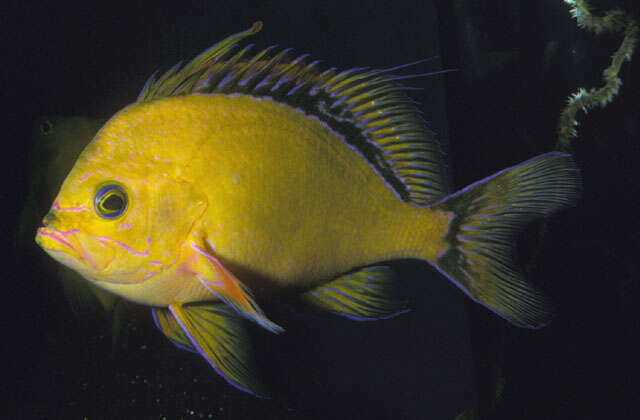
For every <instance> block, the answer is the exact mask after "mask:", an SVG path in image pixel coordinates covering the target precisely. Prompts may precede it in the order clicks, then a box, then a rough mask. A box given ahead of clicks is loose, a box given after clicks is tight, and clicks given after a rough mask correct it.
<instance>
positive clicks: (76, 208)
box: [51, 201, 91, 211]
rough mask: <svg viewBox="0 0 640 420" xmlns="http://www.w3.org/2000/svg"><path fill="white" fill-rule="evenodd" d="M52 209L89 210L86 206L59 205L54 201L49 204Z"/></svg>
mask: <svg viewBox="0 0 640 420" xmlns="http://www.w3.org/2000/svg"><path fill="white" fill-rule="evenodd" d="M51 207H52V208H53V209H54V210H57V211H91V210H90V209H89V207H87V206H78V207H60V204H59V203H58V202H57V201H56V202H54V203H53V205H52V206H51Z"/></svg>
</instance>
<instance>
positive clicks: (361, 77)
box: [138, 22, 447, 205]
mask: <svg viewBox="0 0 640 420" xmlns="http://www.w3.org/2000/svg"><path fill="white" fill-rule="evenodd" d="M261 28H262V22H257V23H255V24H254V25H253V26H252V27H251V28H249V29H248V30H246V31H244V32H240V33H238V34H235V35H232V36H230V37H228V38H226V39H224V40H223V41H221V42H219V43H217V44H215V45H214V46H213V47H211V48H209V49H208V50H206V51H205V52H203V53H202V54H200V55H199V56H198V57H196V58H195V59H193V60H192V61H191V62H189V63H187V64H186V65H184V66H183V67H182V68H180V65H176V66H174V67H173V68H171V69H170V70H169V71H168V72H167V73H165V74H164V75H163V76H161V77H160V78H159V79H157V80H156V79H155V75H154V76H151V78H150V79H149V80H148V81H147V83H146V85H145V86H144V88H143V89H142V92H140V95H139V96H138V102H148V101H153V100H156V99H161V98H166V97H170V96H178V95H188V94H194V93H201V94H208V93H227V94H230V93H240V94H248V95H252V96H255V97H269V98H271V99H272V100H275V101H278V102H281V103H286V104H288V105H290V106H293V107H296V108H299V109H301V110H302V111H304V112H305V113H306V114H308V115H314V116H316V117H317V118H318V119H320V121H322V122H324V123H325V124H327V125H328V126H329V127H330V128H331V129H332V130H334V131H335V132H337V133H339V134H341V135H342V136H343V137H344V139H345V141H346V142H347V143H348V144H350V145H351V146H352V147H354V148H355V149H357V150H358V151H359V152H360V153H361V154H362V155H364V157H365V158H366V159H367V160H368V161H369V163H370V164H371V166H373V167H374V168H375V170H376V171H377V172H378V173H379V174H380V175H381V176H382V177H383V178H384V179H385V181H386V182H387V183H388V184H389V185H390V186H391V187H392V188H393V189H394V190H395V192H396V193H397V194H398V195H399V196H400V198H402V199H403V200H405V201H410V202H413V203H416V204H420V205H423V204H429V203H432V202H434V201H436V200H438V199H440V198H442V197H443V196H444V195H445V194H446V193H447V191H446V182H445V170H444V165H443V157H442V154H441V151H440V149H439V147H438V143H437V141H436V139H435V138H434V136H433V134H432V133H431V132H430V131H429V130H428V128H427V127H426V125H425V123H424V121H423V120H422V118H421V117H420V112H419V111H418V110H417V109H416V108H415V106H414V104H413V103H412V101H411V99H409V98H408V97H407V96H406V94H405V90H406V88H405V87H404V86H402V85H400V84H399V83H398V82H396V81H395V80H394V79H395V78H394V76H392V75H389V74H388V70H369V69H367V68H353V69H349V70H345V71H342V72H338V71H337V70H336V69H334V68H331V69H328V70H326V71H324V72H322V73H321V72H320V71H319V70H318V69H317V68H316V65H317V63H318V62H317V61H311V62H307V60H308V57H307V55H302V56H299V57H297V58H294V59H290V58H289V57H287V53H288V52H289V50H286V49H285V50H282V51H280V52H278V53H273V49H274V47H269V48H266V49H264V50H262V51H260V52H259V53H257V54H255V55H253V56H252V57H251V56H249V55H248V52H249V50H250V48H251V45H249V46H247V47H245V48H243V49H241V50H239V51H237V50H236V52H235V53H232V51H233V50H234V49H235V47H236V45H237V43H238V42H239V41H241V40H243V39H244V38H246V37H248V36H251V35H254V34H255V33H257V32H259V31H260V29H261Z"/></svg>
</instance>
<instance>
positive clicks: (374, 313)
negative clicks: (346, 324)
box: [302, 266, 408, 321]
mask: <svg viewBox="0 0 640 420" xmlns="http://www.w3.org/2000/svg"><path fill="white" fill-rule="evenodd" d="M397 295H398V294H397V292H396V290H395V281H394V274H393V271H392V270H391V269H390V268H389V267H384V266H371V267H365V268H362V269H360V270H358V271H355V272H352V273H349V274H345V275H343V276H341V277H338V278H337V279H335V280H333V281H331V282H329V283H326V284H323V285H322V286H319V287H317V288H315V289H312V290H310V291H308V292H306V293H304V294H303V295H302V297H303V299H304V300H306V301H307V302H309V303H311V304H313V305H315V306H317V307H319V308H322V309H324V310H327V311H329V312H333V313H336V314H338V315H342V316H345V317H347V318H350V319H354V320H356V321H370V320H376V319H385V318H391V317H393V316H395V315H399V314H401V313H404V312H407V311H408V309H407V302H406V300H403V299H399V298H398V297H397Z"/></svg>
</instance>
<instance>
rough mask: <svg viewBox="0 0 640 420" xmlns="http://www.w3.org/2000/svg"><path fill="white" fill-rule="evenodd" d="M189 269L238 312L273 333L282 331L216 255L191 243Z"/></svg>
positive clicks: (205, 285) (204, 284)
mask: <svg viewBox="0 0 640 420" xmlns="http://www.w3.org/2000/svg"><path fill="white" fill-rule="evenodd" d="M191 249H192V255H191V258H190V259H189V261H190V265H191V270H192V271H193V272H194V273H195V275H196V277H197V278H198V280H200V282H201V283H202V285H203V286H204V287H206V288H207V289H208V290H209V291H211V293H213V294H215V295H216V296H218V297H219V298H220V299H222V300H224V301H225V302H226V303H228V304H229V305H231V306H232V307H233V308H234V309H236V310H237V311H238V312H239V313H240V314H242V315H243V316H245V317H247V318H249V319H250V320H252V321H254V322H256V323H258V324H259V325H261V326H262V327H264V328H266V329H267V330H269V331H271V332H275V333H280V332H282V331H284V329H283V328H282V327H280V326H279V325H277V324H275V323H274V322H272V321H271V320H270V319H269V318H267V317H266V315H265V314H264V313H263V312H262V309H260V307H259V306H258V304H257V303H256V302H255V301H254V300H253V297H252V296H251V292H250V291H249V289H247V288H246V287H245V286H244V285H243V284H242V282H240V280H238V279H237V278H236V277H235V276H234V275H233V273H231V272H230V271H229V270H227V269H226V268H225V267H224V266H223V265H222V264H221V263H220V261H218V259H217V258H216V257H214V256H213V255H212V254H211V253H209V252H207V251H205V250H204V249H203V248H201V247H199V246H197V245H196V244H192V245H191Z"/></svg>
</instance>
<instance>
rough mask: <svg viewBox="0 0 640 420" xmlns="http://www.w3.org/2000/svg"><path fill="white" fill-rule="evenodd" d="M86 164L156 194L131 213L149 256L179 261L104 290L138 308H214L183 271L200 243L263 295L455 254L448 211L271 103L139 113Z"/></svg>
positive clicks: (246, 100)
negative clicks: (149, 234) (141, 183)
mask: <svg viewBox="0 0 640 420" xmlns="http://www.w3.org/2000/svg"><path fill="white" fill-rule="evenodd" d="M84 157H85V158H86V162H84V164H88V165H92V166H95V167H102V168H105V170H107V168H109V169H108V170H109V171H110V172H111V173H115V174H118V180H119V181H120V182H122V183H123V184H124V185H125V186H126V185H127V183H128V181H127V179H134V178H135V179H144V180H145V182H147V184H149V185H150V186H149V188H151V189H152V190H154V189H155V191H152V192H151V194H150V195H149V197H146V196H140V197H139V199H142V200H145V202H142V203H140V202H138V203H135V200H136V197H133V198H132V204H131V206H132V211H133V208H134V206H135V208H136V209H141V210H140V211H147V210H144V209H148V212H149V215H150V216H149V217H150V220H151V222H152V223H153V225H152V226H150V227H151V229H152V230H153V237H154V239H153V241H151V243H150V249H151V251H150V255H152V256H158V257H157V258H158V259H160V260H161V261H162V262H163V263H167V264H171V261H170V259H173V258H177V260H176V263H175V264H172V265H171V267H169V266H167V268H166V269H164V270H163V271H162V272H161V273H159V274H156V275H155V276H152V277H150V278H148V279H147V280H145V281H144V282H142V283H140V284H126V285H118V284H103V287H106V288H108V289H109V290H111V291H113V292H115V293H118V294H121V295H125V296H127V297H129V298H130V299H133V300H136V301H138V302H140V303H146V304H155V305H167V304H171V303H176V302H180V303H184V302H189V301H193V300H203V299H211V298H213V299H215V297H214V296H213V295H211V293H210V292H209V291H207V290H206V289H204V288H203V287H202V286H201V285H200V284H199V283H198V280H197V279H196V278H195V276H194V275H193V273H190V272H188V271H185V269H184V264H185V263H186V259H187V258H188V252H191V251H192V249H191V248H190V244H192V243H193V244H196V245H198V246H200V247H206V248H207V249H208V250H209V252H212V253H213V254H214V255H215V257H216V258H218V259H219V260H220V261H221V262H222V264H223V265H224V266H225V267H227V268H228V269H230V270H231V271H232V272H234V274H236V275H237V276H238V278H239V280H240V281H242V282H243V283H245V284H246V285H247V286H249V287H250V288H251V289H252V290H253V291H254V292H255V293H260V292H261V291H262V289H263V288H266V289H268V288H270V289H273V288H274V287H275V288H287V287H291V286H292V287H295V288H297V289H305V288H308V287H311V286H314V285H316V284H320V283H322V282H326V281H329V280H332V279H333V278H335V277H337V276H339V275H341V274H343V273H344V272H346V271H348V270H351V269H354V268H357V267H361V266H365V265H369V264H374V263H380V262H383V261H385V260H391V259H397V258H421V259H426V260H431V261H433V260H434V259H435V258H436V257H437V256H438V255H440V254H441V253H442V252H444V251H445V250H446V246H445V243H444V236H445V233H446V231H447V227H448V225H449V222H450V214H448V213H445V212H442V211H435V210H431V209H429V208H425V207H419V206H416V205H413V204H409V203H406V202H403V201H402V200H401V199H400V198H399V197H398V196H397V195H396V194H395V193H394V191H393V190H392V189H391V187H390V186H388V185H387V184H386V183H385V182H384V181H383V178H382V177H381V176H380V175H379V174H378V173H377V172H376V171H375V170H374V169H373V168H372V167H371V166H369V164H368V163H367V161H366V160H365V158H364V157H363V156H362V155H360V154H359V153H358V152H357V151H356V150H354V149H352V148H351V147H349V146H348V145H347V144H346V143H345V142H344V140H343V139H342V137H341V136H340V135H338V134H336V133H335V132H333V131H332V130H331V129H330V128H329V127H327V126H326V125H325V124H324V123H322V122H320V121H319V120H318V119H317V118H316V117H310V116H307V115H306V114H305V113H304V112H303V111H301V110H297V109H293V108H291V107H289V106H287V105H283V104H280V103H277V102H275V101H273V100H270V99H257V98H254V97H251V96H248V95H222V94H212V95H199V94H196V95H189V96H182V97H171V98H166V99H160V100H157V101H153V102H150V103H143V104H134V105H131V106H129V107H127V108H125V109H124V110H123V111H121V112H120V113H119V114H117V115H116V116H114V117H113V118H112V119H111V121H109V122H108V123H107V124H106V125H105V127H104V128H103V129H102V130H101V131H100V133H99V134H98V136H97V137H96V139H95V140H94V141H93V142H92V143H91V144H90V146H89V147H88V148H87V150H85V153H84ZM77 166H78V167H79V168H80V167H82V166H83V164H81V163H80V162H79V164H78V165H77ZM146 200H149V201H148V202H147V201H146ZM176 200H177V202H176ZM165 202H166V203H165ZM194 202H197V205H194ZM167 203H168V204H167ZM176 206H177V207H176ZM163 209H165V210H163ZM166 209H170V210H171V211H166ZM189 217H192V218H193V220H191V219H189V220H185V218H189ZM185 223H186V224H187V225H185ZM189 224H190V225H189ZM176 226H177V227H179V229H178V230H177V231H176V230H175V227H176ZM181 226H184V227H181ZM187 226H190V228H188V229H189V230H187V232H188V234H187V236H186V237H184V236H183V235H182V234H181V233H180V232H182V231H183V229H184V228H186V227H187ZM127 232H128V231H127V230H122V231H120V232H119V233H120V234H122V235H125V234H127ZM178 238H180V239H178ZM122 241H123V242H126V243H136V242H137V243H140V238H135V239H134V238H131V241H129V240H125V239H124V238H123V239H122ZM160 248H161V249H160Z"/></svg>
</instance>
